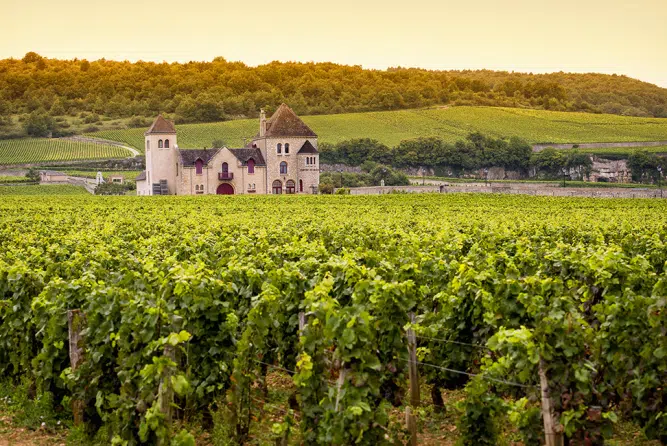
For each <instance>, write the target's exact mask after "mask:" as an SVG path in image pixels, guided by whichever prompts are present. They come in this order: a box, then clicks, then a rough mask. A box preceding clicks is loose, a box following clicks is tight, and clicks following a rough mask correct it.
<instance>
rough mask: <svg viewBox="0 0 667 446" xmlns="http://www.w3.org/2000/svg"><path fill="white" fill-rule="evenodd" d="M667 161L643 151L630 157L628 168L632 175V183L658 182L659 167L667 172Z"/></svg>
mask: <svg viewBox="0 0 667 446" xmlns="http://www.w3.org/2000/svg"><path fill="white" fill-rule="evenodd" d="M666 161H667V160H665V159H664V158H659V157H658V156H657V155H655V154H654V153H648V152H646V151H643V150H638V151H636V152H634V153H632V154H631V155H630V156H629V157H628V167H629V168H630V173H631V175H632V181H637V182H644V181H657V180H658V178H659V175H660V173H659V172H658V167H662V169H663V171H665V170H666V169H665V168H666V167H667V162H666Z"/></svg>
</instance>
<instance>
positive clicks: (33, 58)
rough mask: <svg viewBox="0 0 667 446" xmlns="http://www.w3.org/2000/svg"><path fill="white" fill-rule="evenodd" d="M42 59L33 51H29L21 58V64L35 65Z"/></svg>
mask: <svg viewBox="0 0 667 446" xmlns="http://www.w3.org/2000/svg"><path fill="white" fill-rule="evenodd" d="M43 59H44V58H43V57H42V56H40V55H39V54H37V53H35V52H34V51H29V52H27V53H25V56H23V59H22V60H23V63H36V62H39V61H41V60H43Z"/></svg>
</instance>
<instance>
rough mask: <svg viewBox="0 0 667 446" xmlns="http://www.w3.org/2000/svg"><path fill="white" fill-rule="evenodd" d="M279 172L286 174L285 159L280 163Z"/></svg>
mask: <svg viewBox="0 0 667 446" xmlns="http://www.w3.org/2000/svg"><path fill="white" fill-rule="evenodd" d="M280 174H281V175H287V163H286V162H285V161H283V162H281V163H280Z"/></svg>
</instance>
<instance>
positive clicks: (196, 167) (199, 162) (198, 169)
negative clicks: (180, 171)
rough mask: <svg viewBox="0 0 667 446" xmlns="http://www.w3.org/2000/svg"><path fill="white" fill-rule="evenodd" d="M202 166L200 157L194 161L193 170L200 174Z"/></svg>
mask: <svg viewBox="0 0 667 446" xmlns="http://www.w3.org/2000/svg"><path fill="white" fill-rule="evenodd" d="M203 167H204V162H203V161H202V160H201V159H197V161H195V170H196V173H197V175H201V174H202V170H203Z"/></svg>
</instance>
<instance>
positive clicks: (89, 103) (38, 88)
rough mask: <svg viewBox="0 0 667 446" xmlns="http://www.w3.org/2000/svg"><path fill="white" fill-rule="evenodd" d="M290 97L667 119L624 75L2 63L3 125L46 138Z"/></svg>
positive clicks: (270, 104) (33, 57)
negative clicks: (108, 121) (87, 126)
mask: <svg viewBox="0 0 667 446" xmlns="http://www.w3.org/2000/svg"><path fill="white" fill-rule="evenodd" d="M281 102H286V103H288V104H290V106H291V107H292V108H293V109H294V110H295V111H296V112H297V113H299V114H301V115H307V114H311V115H312V114H332V113H343V112H358V111H377V110H395V109H405V108H417V107H425V106H432V105H436V104H452V105H491V106H505V107H530V108H538V109H549V110H560V111H586V112H594V113H602V112H604V113H614V114H620V115H632V116H650V117H667V89H664V88H660V87H657V86H655V85H652V84H648V83H645V82H641V81H638V80H634V79H630V78H628V77H625V76H616V75H613V76H610V75H602V74H567V73H554V74H545V75H534V74H523V73H508V72H494V71H488V70H482V71H429V70H423V69H403V68H391V69H388V70H384V71H382V70H366V69H363V68H361V67H360V66H345V65H337V64H333V63H292V62H287V63H282V62H272V63H270V64H267V65H261V66H258V67H249V66H246V65H245V64H243V63H240V62H228V61H226V60H225V59H223V58H216V59H215V60H213V61H212V62H190V63H185V64H179V63H160V64H157V63H152V62H151V63H148V62H137V63H130V62H117V61H109V60H104V59H102V60H99V61H94V62H89V61H86V60H76V59H75V60H56V59H46V58H43V57H41V56H39V55H38V54H36V53H28V54H26V56H25V57H24V58H23V59H5V60H1V61H0V133H2V128H1V127H2V126H3V125H4V126H5V127H8V126H15V127H17V128H18V125H19V124H18V120H17V118H16V116H18V117H19V118H20V120H21V121H20V122H22V123H24V125H23V126H22V127H21V128H23V130H24V131H25V132H27V133H31V132H32V133H31V134H33V135H35V136H38V135H37V133H39V131H40V130H44V128H47V129H50V130H57V129H58V124H57V122H60V123H63V122H65V121H64V120H63V119H62V118H61V119H60V121H58V120H56V121H55V122H54V121H49V120H48V119H45V116H46V117H51V118H56V117H63V116H76V117H77V118H85V119H86V120H87V121H90V123H94V122H95V121H96V120H97V119H99V117H100V116H106V117H112V118H130V117H133V116H136V117H141V116H154V115H156V114H157V113H160V112H161V113H167V114H169V115H171V116H172V117H174V118H175V119H176V120H177V122H210V121H220V120H225V119H229V118H233V117H241V116H245V117H255V116H256V115H257V112H258V110H259V109H260V107H266V108H267V109H268V111H269V112H271V111H272V109H274V108H275V107H276V106H277V105H279V104H280V103H281ZM28 114H32V120H31V119H29V118H28V116H27V115H28ZM10 115H13V116H14V118H15V119H13V120H10V119H9V118H8V117H9V116H10ZM3 116H4V118H3ZM37 116H38V117H41V118H42V119H41V120H39V119H36V117H37ZM29 124H30V125H29ZM136 124H137V125H139V124H141V125H143V123H142V122H141V120H137V121H136ZM31 125H32V127H30V126H31ZM40 126H41V127H40ZM65 127H66V126H65ZM35 128H37V130H35ZM4 133H7V131H5V132H4Z"/></svg>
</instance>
